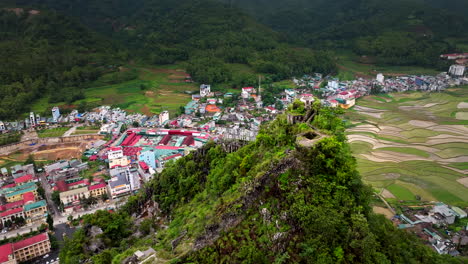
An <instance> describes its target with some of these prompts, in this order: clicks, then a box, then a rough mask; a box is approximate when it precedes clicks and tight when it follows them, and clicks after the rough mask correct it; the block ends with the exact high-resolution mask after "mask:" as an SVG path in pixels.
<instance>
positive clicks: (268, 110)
mask: <svg viewBox="0 0 468 264" xmlns="http://www.w3.org/2000/svg"><path fill="white" fill-rule="evenodd" d="M265 110H266V111H267V112H270V113H272V114H276V112H277V110H276V108H274V107H271V106H267V107H265Z"/></svg>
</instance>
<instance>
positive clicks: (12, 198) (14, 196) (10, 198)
mask: <svg viewBox="0 0 468 264" xmlns="http://www.w3.org/2000/svg"><path fill="white" fill-rule="evenodd" d="M28 192H32V193H33V194H34V196H36V197H37V186H36V185H34V186H32V187H29V188H26V189H21V190H18V191H15V192H11V193H8V194H6V195H5V198H6V200H7V203H12V202H16V201H20V200H23V194H25V193H28Z"/></svg>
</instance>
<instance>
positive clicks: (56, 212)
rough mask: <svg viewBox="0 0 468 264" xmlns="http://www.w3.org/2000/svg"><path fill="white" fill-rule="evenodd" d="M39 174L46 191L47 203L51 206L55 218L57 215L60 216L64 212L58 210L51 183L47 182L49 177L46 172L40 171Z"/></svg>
mask: <svg viewBox="0 0 468 264" xmlns="http://www.w3.org/2000/svg"><path fill="white" fill-rule="evenodd" d="M38 176H39V178H40V181H41V186H42V188H44V191H45V196H46V197H45V198H46V201H47V205H48V206H49V209H52V212H53V214H54V218H55V217H60V216H61V215H62V214H61V213H60V211H59V210H58V208H57V206H56V205H55V203H54V201H53V200H52V192H53V191H52V189H51V188H50V185H49V183H48V182H47V178H46V176H45V173H38Z"/></svg>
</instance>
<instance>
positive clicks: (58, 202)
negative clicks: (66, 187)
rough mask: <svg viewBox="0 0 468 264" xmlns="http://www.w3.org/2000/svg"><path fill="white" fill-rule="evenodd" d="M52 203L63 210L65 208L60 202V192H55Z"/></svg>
mask: <svg viewBox="0 0 468 264" xmlns="http://www.w3.org/2000/svg"><path fill="white" fill-rule="evenodd" d="M52 201H53V202H54V203H55V205H56V206H57V207H58V208H59V209H61V208H63V204H62V201H61V200H60V192H59V191H54V192H53V193H52Z"/></svg>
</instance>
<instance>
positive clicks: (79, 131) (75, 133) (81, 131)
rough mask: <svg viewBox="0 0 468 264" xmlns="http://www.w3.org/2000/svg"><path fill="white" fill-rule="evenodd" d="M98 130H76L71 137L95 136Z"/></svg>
mask: <svg viewBox="0 0 468 264" xmlns="http://www.w3.org/2000/svg"><path fill="white" fill-rule="evenodd" d="M99 131H100V130H99V129H96V130H76V131H75V132H73V133H72V135H85V134H97V133H98V132H99Z"/></svg>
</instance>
